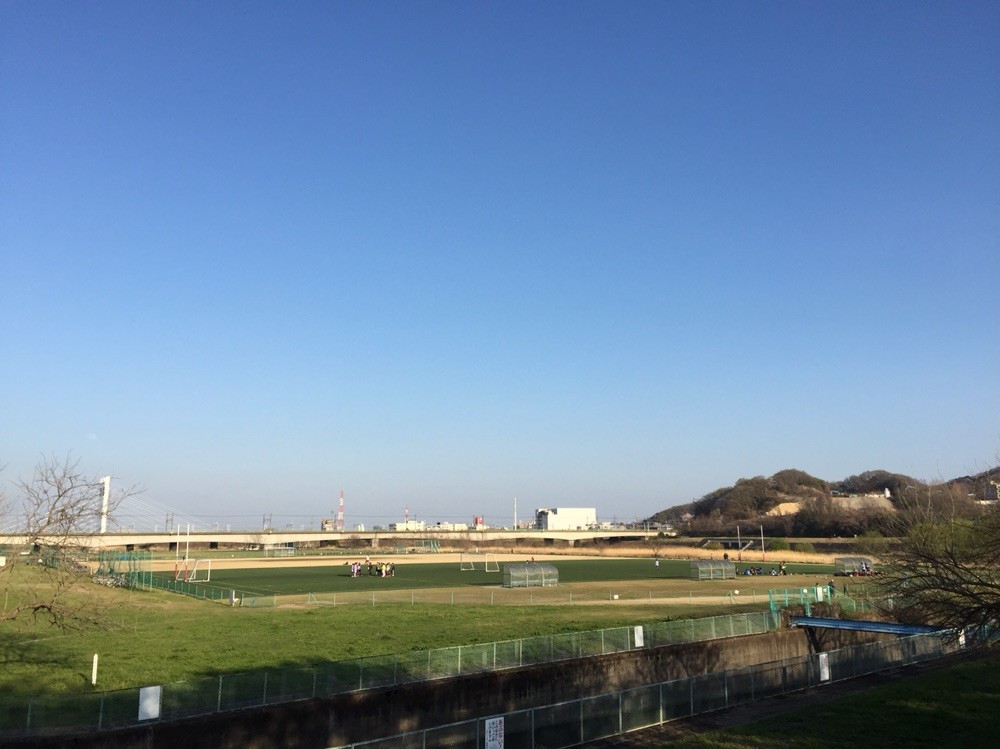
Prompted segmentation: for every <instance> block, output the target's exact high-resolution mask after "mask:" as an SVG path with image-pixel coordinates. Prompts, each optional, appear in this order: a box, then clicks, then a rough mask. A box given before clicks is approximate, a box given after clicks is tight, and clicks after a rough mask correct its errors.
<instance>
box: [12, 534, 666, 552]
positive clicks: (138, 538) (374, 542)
mask: <svg viewBox="0 0 1000 749" xmlns="http://www.w3.org/2000/svg"><path fill="white" fill-rule="evenodd" d="M657 533H658V531H647V530H597V529H595V530H579V531H562V530H551V531H541V530H518V531H514V530H502V529H487V530H481V531H441V530H425V531H385V530H380V531H302V530H300V531H296V530H276V529H271V530H242V531H218V530H211V531H205V530H199V531H194V530H192V531H191V532H190V534H188V533H187V532H182V533H176V532H174V533H167V532H148V531H130V532H115V533H89V534H81V535H79V536H68V537H67V536H59V537H52V538H49V539H47V538H46V537H44V536H43V537H42V538H40V539H39V541H38V542H39V543H40V544H41V545H43V546H44V545H51V546H57V545H58V546H67V545H69V546H78V547H81V548H86V549H119V548H120V549H125V548H133V549H143V548H162V547H168V548H172V545H173V544H178V543H179V544H185V545H186V544H191V546H196V547H197V546H200V547H209V548H215V547H219V548H231V547H239V546H259V545H265V546H281V545H287V544H294V545H309V546H313V545H315V546H318V545H331V544H333V543H335V542H339V543H340V544H341V545H353V546H355V547H357V546H371V547H372V548H379V547H386V546H388V547H392V546H421V545H425V544H426V542H428V541H437V542H439V543H440V544H442V545H444V546H447V545H448V544H449V543H453V542H462V543H465V544H467V543H469V542H472V543H476V544H481V545H483V546H507V545H516V544H517V542H519V541H529V540H530V541H543V542H546V543H550V544H566V545H567V546H576V545H577V544H579V543H581V542H584V541H595V540H605V541H608V542H616V541H626V540H627V541H635V540H642V539H645V538H652V537H654V536H656V535H657ZM29 541H30V539H29V538H28V537H26V536H22V535H16V534H14V535H10V536H0V544H4V545H8V546H13V547H18V546H24V545H25V544H27V543H29Z"/></svg>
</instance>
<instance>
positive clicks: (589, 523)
mask: <svg viewBox="0 0 1000 749" xmlns="http://www.w3.org/2000/svg"><path fill="white" fill-rule="evenodd" d="M595 525H597V510H596V509H595V508H593V507H552V508H549V509H540V510H535V527H536V528H537V529H538V530H542V531H577V530H586V529H587V528H592V527H594V526H595Z"/></svg>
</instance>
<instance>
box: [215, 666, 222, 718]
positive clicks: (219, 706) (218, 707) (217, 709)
mask: <svg viewBox="0 0 1000 749" xmlns="http://www.w3.org/2000/svg"><path fill="white" fill-rule="evenodd" d="M222 678H223V677H222V674H219V696H218V699H216V701H215V712H217V713H221V712H222Z"/></svg>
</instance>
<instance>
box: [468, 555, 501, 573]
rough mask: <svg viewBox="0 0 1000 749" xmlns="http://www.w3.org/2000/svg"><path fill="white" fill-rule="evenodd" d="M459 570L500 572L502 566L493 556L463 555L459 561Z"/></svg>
mask: <svg viewBox="0 0 1000 749" xmlns="http://www.w3.org/2000/svg"><path fill="white" fill-rule="evenodd" d="M459 569H462V570H483V571H484V572H499V571H500V564H499V563H498V562H497V558H496V557H495V556H494V555H493V554H462V556H461V558H460V560H459Z"/></svg>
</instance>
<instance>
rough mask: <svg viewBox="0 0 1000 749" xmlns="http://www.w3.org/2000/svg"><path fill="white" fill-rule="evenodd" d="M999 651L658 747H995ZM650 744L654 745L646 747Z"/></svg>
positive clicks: (999, 719)
mask: <svg viewBox="0 0 1000 749" xmlns="http://www.w3.org/2000/svg"><path fill="white" fill-rule="evenodd" d="M998 732H1000V652H997V651H995V652H993V653H992V654H990V655H989V656H988V657H986V658H984V659H982V660H979V661H973V662H967V663H961V664H958V665H955V666H953V667H950V668H946V669H942V670H940V671H933V672H931V673H927V674H923V675H921V676H916V677H913V678H906V679H901V680H899V681H896V682H894V683H892V684H886V685H882V686H877V687H872V688H870V689H865V690H864V691H861V692H858V693H856V694H853V695H850V696H847V697H842V698H840V699H835V700H830V701H829V702H825V703H823V704H821V705H816V706H812V707H809V708H807V709H804V710H799V711H797V712H794V713H788V714H785V715H782V716H778V717H773V718H768V719H766V720H762V721H759V722H757V723H753V724H751V725H747V726H742V727H739V728H729V729H725V730H722V731H713V732H710V733H705V734H701V735H699V736H694V737H691V738H686V739H682V740H676V741H671V742H669V743H665V744H660V745H659V746H663V747H667V746H669V747H671V749H759V748H760V747H768V749H793V748H794V749H839V748H840V747H844V746H863V747H865V748H866V749H890V748H892V749H895V748H896V747H939V748H940V747H977V746H995V745H996V737H997V734H998ZM648 746H650V747H652V746H656V745H655V744H649V745H648Z"/></svg>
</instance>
